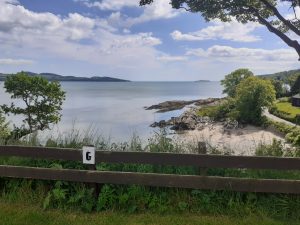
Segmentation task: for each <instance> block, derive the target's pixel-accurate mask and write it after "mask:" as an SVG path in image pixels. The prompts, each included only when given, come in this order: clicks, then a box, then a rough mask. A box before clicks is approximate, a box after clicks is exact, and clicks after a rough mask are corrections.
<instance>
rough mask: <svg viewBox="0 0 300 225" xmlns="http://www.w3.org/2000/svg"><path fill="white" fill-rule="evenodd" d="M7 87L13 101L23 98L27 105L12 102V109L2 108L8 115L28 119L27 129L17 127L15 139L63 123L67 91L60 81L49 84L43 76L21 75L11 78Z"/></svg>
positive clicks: (25, 122) (6, 81) (5, 84)
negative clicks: (63, 109) (61, 111)
mask: <svg viewBox="0 0 300 225" xmlns="http://www.w3.org/2000/svg"><path fill="white" fill-rule="evenodd" d="M4 88H5V89H6V92H7V93H9V94H11V98H12V99H19V100H21V101H22V102H23V103H22V104H17V105H16V104H15V103H11V105H10V106H7V105H2V106H1V108H2V110H3V111H4V112H5V113H6V114H14V115H21V116H22V117H23V118H24V120H23V122H24V124H23V126H22V127H21V128H17V127H15V130H14V133H15V134H14V136H15V137H16V136H17V137H22V136H25V135H27V134H30V133H33V132H35V131H38V130H45V129H48V128H49V125H50V124H52V123H57V122H58V121H59V120H60V118H61V114H60V110H61V109H62V108H61V106H62V103H63V101H64V99H65V92H64V91H63V90H61V86H60V84H59V83H58V82H49V81H47V80H46V79H44V78H42V77H38V76H36V77H35V76H28V75H27V74H26V73H24V72H21V73H18V74H16V75H11V76H8V77H7V79H6V80H5V82H4Z"/></svg>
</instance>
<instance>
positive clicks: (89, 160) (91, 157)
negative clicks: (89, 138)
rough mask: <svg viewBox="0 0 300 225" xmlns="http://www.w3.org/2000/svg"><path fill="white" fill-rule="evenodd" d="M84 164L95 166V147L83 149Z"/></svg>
mask: <svg viewBox="0 0 300 225" xmlns="http://www.w3.org/2000/svg"><path fill="white" fill-rule="evenodd" d="M82 163H83V164H95V147H91V146H83V147H82Z"/></svg>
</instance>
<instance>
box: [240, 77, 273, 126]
mask: <svg viewBox="0 0 300 225" xmlns="http://www.w3.org/2000/svg"><path fill="white" fill-rule="evenodd" d="M274 101H275V90H274V86H273V85H272V83H271V81H270V80H264V79H260V78H258V77H255V76H251V77H248V78H247V79H244V80H242V81H241V83H240V84H239V85H238V86H237V92H236V97H235V110H236V117H237V119H238V120H239V121H241V122H244V123H252V124H257V125H259V124H261V122H262V112H263V109H264V108H265V107H270V106H272V104H273V102H274Z"/></svg>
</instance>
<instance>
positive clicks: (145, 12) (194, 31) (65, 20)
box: [0, 0, 300, 81]
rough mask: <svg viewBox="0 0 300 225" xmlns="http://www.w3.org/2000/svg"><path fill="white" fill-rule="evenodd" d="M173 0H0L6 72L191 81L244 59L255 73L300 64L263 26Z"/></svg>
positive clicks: (0, 61)
mask: <svg viewBox="0 0 300 225" xmlns="http://www.w3.org/2000/svg"><path fill="white" fill-rule="evenodd" d="M168 2H169V1H168V0H156V3H155V4H152V5H151V6H147V7H140V6H139V5H138V0H51V1H50V0H0V72H3V73H12V72H17V71H20V70H25V71H32V72H38V73H40V72H52V73H58V74H62V75H75V76H86V77H90V76H112V77H118V78H124V79H130V80H139V81H150V80H157V81H167V80H176V81H190V80H200V79H209V80H220V79H222V78H223V77H224V75H225V74H227V73H229V72H231V71H232V70H234V69H237V68H241V67H245V68H249V69H251V70H252V71H254V72H255V73H256V74H264V73H272V72H278V71H283V70H289V69H295V68H299V67H300V66H299V65H300V62H298V61H297V58H298V57H297V55H296V53H295V52H294V50H293V49H290V48H288V47H287V46H286V45H285V44H284V43H283V42H282V41H281V40H280V39H279V38H277V37H276V36H274V35H273V34H271V33H269V32H268V31H267V30H266V28H265V27H263V26H260V25H258V24H256V23H248V24H246V25H242V24H240V23H237V22H236V21H234V20H233V21H232V22H230V23H222V22H220V21H218V20H215V21H212V22H210V23H206V22H205V21H204V20H203V18H201V15H200V14H191V13H187V12H183V11H179V10H173V9H172V8H171V7H170V5H169V3H168ZM284 13H285V15H287V16H288V15H289V14H291V13H292V12H291V11H288V9H287V10H286V12H284Z"/></svg>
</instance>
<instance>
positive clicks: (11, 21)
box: [0, 2, 161, 68]
mask: <svg viewBox="0 0 300 225" xmlns="http://www.w3.org/2000/svg"><path fill="white" fill-rule="evenodd" d="M0 42H1V43H2V45H0V52H1V53H2V56H4V57H7V58H11V56H12V55H13V56H18V57H21V58H28V57H29V58H32V59H35V60H36V61H39V59H40V58H45V57H48V58H49V57H50V58H55V59H56V60H57V59H66V60H79V61H83V62H86V63H92V64H96V65H103V66H105V67H112V68H121V67H126V68H129V67H130V68H133V67H137V66H141V67H145V68H148V67H150V66H151V67H152V68H153V67H157V66H159V63H158V62H157V59H156V58H157V56H158V55H160V52H159V51H158V50H156V49H155V46H156V45H159V44H161V40H160V39H158V38H156V37H154V36H153V34H152V33H137V34H131V33H129V32H128V30H125V32H124V33H123V34H117V33H115V32H114V29H113V28H111V27H110V26H109V25H108V24H107V23H106V21H104V20H103V19H97V18H96V19H93V18H88V17H85V16H82V15H80V14H78V13H73V14H69V15H68V16H66V17H61V16H58V15H54V14H52V13H36V12H33V11H30V10H28V9H25V8H24V7H23V6H21V5H11V4H5V3H4V2H2V3H1V2H0ZM3 62H4V61H3ZM6 62H7V61H6ZM24 62H25V61H23V63H24Z"/></svg>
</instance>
